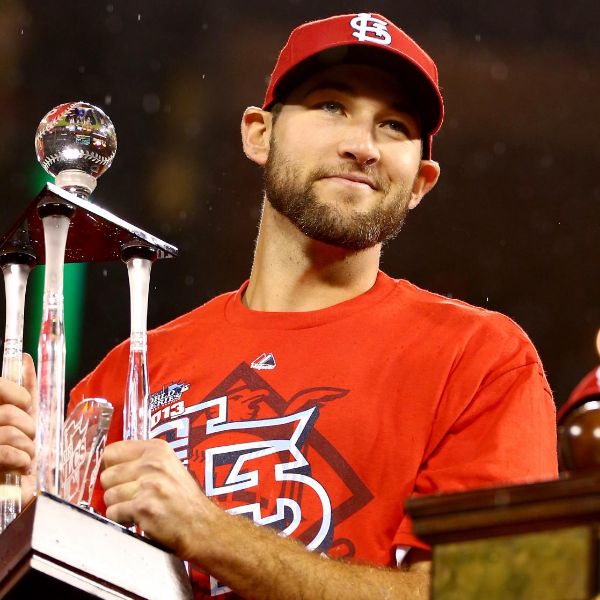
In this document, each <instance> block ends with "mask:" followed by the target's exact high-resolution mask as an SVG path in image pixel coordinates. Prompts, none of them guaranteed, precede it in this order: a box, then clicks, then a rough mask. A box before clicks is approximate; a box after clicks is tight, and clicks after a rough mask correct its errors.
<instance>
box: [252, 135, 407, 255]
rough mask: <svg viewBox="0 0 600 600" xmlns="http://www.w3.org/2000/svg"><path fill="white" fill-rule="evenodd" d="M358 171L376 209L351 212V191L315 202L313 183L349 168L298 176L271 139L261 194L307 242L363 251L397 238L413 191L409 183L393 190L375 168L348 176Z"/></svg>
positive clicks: (317, 199) (331, 169) (361, 169)
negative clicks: (377, 196) (372, 190)
mask: <svg viewBox="0 0 600 600" xmlns="http://www.w3.org/2000/svg"><path fill="white" fill-rule="evenodd" d="M359 170H360V172H361V173H363V174H364V175H367V176H368V177H369V178H370V179H371V181H373V182H374V184H375V186H376V188H377V190H378V191H379V192H380V193H382V195H383V198H382V199H381V201H380V202H379V203H378V204H377V205H376V206H374V207H373V208H370V209H369V210H367V211H365V212H359V211H357V210H352V205H353V204H354V203H355V202H356V194H355V193H354V192H352V191H348V192H345V193H344V192H341V193H340V194H338V196H337V198H336V201H335V203H332V204H328V203H326V202H324V201H321V200H319V197H318V195H317V193H316V191H315V189H314V184H315V182H317V181H318V180H320V179H322V178H324V177H335V176H344V175H347V174H349V173H350V171H351V169H349V168H346V169H343V168H342V167H338V168H337V169H336V168H329V169H327V168H325V167H317V168H315V169H314V170H312V171H311V172H309V173H308V174H307V175H304V176H303V175H302V173H301V172H300V170H299V169H298V168H297V167H295V166H294V165H293V163H292V162H291V161H290V160H289V159H287V158H286V157H285V156H283V155H282V154H281V152H279V151H278V149H277V147H276V144H275V140H274V139H271V147H270V152H269V157H268V159H267V162H266V164H265V170H264V185H265V195H266V198H267V199H268V201H269V202H270V203H271V205H272V206H273V208H274V209H275V210H277V211H278V212H279V213H280V214H282V215H283V216H285V217H287V218H288V219H289V220H290V221H291V222H292V223H293V224H294V225H295V226H296V227H297V228H298V229H299V230H300V231H301V232H302V233H304V234H305V235H306V236H308V237H310V238H311V239H313V240H317V241H319V242H324V243H325V244H331V245H333V246H338V247H341V248H345V249H347V250H353V251H358V250H365V249H366V248H371V247H372V246H375V245H376V244H380V243H381V244H383V243H385V242H387V241H389V240H391V239H393V238H394V237H396V235H398V233H399V231H400V229H401V228H402V225H403V224H404V221H405V219H406V215H407V213H408V210H409V208H408V204H409V201H410V197H411V191H412V187H413V186H412V183H411V184H410V185H406V184H404V185H402V186H400V187H397V188H396V189H393V190H392V188H391V186H390V185H389V184H388V183H387V182H385V181H383V180H382V178H381V177H380V176H379V175H378V174H377V173H376V171H375V169H373V168H371V167H363V168H360V169H359V168H356V167H355V168H354V169H352V172H354V173H357V172H358V171H359ZM413 183H414V182H413Z"/></svg>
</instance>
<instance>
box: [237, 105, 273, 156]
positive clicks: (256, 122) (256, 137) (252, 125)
mask: <svg viewBox="0 0 600 600" xmlns="http://www.w3.org/2000/svg"><path fill="white" fill-rule="evenodd" d="M272 117H273V115H272V114H271V113H270V112H268V111H266V110H262V109H260V108H257V107H256V106H249V107H248V108H247V109H246V110H245V111H244V116H243V117H242V146H243V148H244V154H245V155H246V156H247V157H248V158H249V159H250V160H252V161H254V162H255V163H256V164H258V165H261V166H262V165H264V164H265V163H266V162H267V157H268V156H269V147H270V139H271V125H272Z"/></svg>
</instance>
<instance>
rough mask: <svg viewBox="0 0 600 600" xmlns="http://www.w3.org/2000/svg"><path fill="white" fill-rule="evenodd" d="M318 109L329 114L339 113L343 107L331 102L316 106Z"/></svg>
mask: <svg viewBox="0 0 600 600" xmlns="http://www.w3.org/2000/svg"><path fill="white" fill-rule="evenodd" d="M318 108H321V109H323V110H324V111H326V112H331V113H340V112H342V111H343V110H344V107H343V106H342V105H341V104H340V103H339V102H332V101H331V100H329V101H327V102H321V103H320V104H319V105H318Z"/></svg>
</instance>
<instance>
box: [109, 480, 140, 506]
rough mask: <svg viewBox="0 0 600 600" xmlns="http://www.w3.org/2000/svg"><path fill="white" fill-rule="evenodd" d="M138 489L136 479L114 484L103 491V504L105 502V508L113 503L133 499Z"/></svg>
mask: <svg viewBox="0 0 600 600" xmlns="http://www.w3.org/2000/svg"><path fill="white" fill-rule="evenodd" d="M138 490H139V486H138V482H137V481H127V482H126V483H121V484H119V485H115V486H113V487H111V488H109V489H107V490H106V491H105V492H104V504H106V508H107V509H108V508H109V507H111V506H114V505H115V504H121V503H122V502H128V501H129V500H133V498H135V496H136V495H137V493H138Z"/></svg>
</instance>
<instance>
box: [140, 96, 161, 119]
mask: <svg viewBox="0 0 600 600" xmlns="http://www.w3.org/2000/svg"><path fill="white" fill-rule="evenodd" d="M142 107H143V108H144V110H145V111H146V112H147V113H148V114H150V115H155V114H156V113H157V112H158V111H159V109H160V98H159V97H158V95H157V94H153V93H151V94H144V97H143V98H142Z"/></svg>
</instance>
